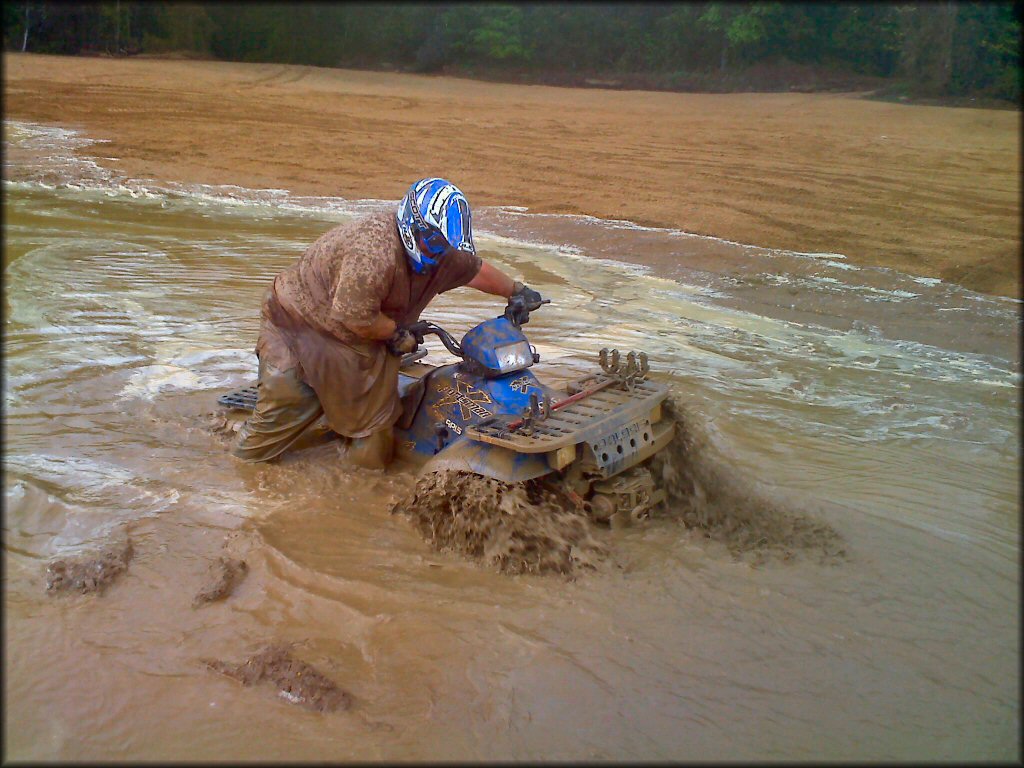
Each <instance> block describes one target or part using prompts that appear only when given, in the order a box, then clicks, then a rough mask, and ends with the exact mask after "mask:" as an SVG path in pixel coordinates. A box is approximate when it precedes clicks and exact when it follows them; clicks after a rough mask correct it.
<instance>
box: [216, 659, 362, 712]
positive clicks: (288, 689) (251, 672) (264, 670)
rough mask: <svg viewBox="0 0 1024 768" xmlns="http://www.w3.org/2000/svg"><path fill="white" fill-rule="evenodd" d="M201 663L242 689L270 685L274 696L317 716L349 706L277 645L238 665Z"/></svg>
mask: <svg viewBox="0 0 1024 768" xmlns="http://www.w3.org/2000/svg"><path fill="white" fill-rule="evenodd" d="M203 663H204V664H205V665H206V666H207V667H209V668H210V669H212V670H214V671H215V672H220V673H221V674H223V675H227V676H228V677H230V678H232V679H233V680H237V681H238V682H240V683H241V684H242V685H245V686H251V685H255V684H256V683H259V682H262V681H267V682H270V683H273V685H275V686H276V687H277V695H278V696H280V697H281V698H282V699H284V700H285V701H288V702H290V703H292V704H299V705H300V706H303V707H306V708H307V709H313V710H316V711H317V712H334V711H335V710H346V709H348V708H349V707H351V706H352V696H351V695H349V694H348V693H347V692H345V691H343V690H342V689H341V688H339V687H338V686H337V685H336V684H335V683H334V681H333V680H330V679H329V678H327V677H325V676H324V675H323V674H321V673H320V672H319V671H318V670H317V669H316V668H315V667H312V666H310V665H309V664H307V663H306V662H304V661H300V660H299V659H296V658H295V657H294V656H292V655H291V653H290V652H289V650H288V648H286V647H284V646H281V645H268V646H266V647H264V648H263V649H262V650H260V651H259V652H258V653H257V654H255V655H254V656H252V657H250V658H249V659H248V660H247V661H245V662H243V663H242V664H229V663H227V662H224V661H216V660H213V659H203Z"/></svg>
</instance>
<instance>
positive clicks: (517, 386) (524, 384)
mask: <svg viewBox="0 0 1024 768" xmlns="http://www.w3.org/2000/svg"><path fill="white" fill-rule="evenodd" d="M509 386H510V387H512V391H513V392H523V393H525V392H526V391H527V390H528V389H529V388H530V387H532V386H533V381H532V380H531V378H530V377H529V376H520V377H519V378H518V379H515V380H513V381H512V383H511V384H509Z"/></svg>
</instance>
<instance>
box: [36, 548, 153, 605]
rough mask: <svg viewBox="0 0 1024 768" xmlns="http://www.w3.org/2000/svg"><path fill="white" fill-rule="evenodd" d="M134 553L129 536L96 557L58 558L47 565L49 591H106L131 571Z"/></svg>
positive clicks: (54, 593)
mask: <svg viewBox="0 0 1024 768" xmlns="http://www.w3.org/2000/svg"><path fill="white" fill-rule="evenodd" d="M133 555H134V549H133V548H132V542H131V539H128V540H126V541H125V543H124V544H123V545H120V546H115V547H111V548H109V549H107V550H104V551H103V552H100V553H99V554H97V555H95V556H92V557H81V558H75V559H67V558H62V559H60V560H54V561H53V562H51V563H48V564H47V566H46V594H48V595H62V594H71V593H78V594H82V595H85V594H91V593H96V594H103V593H104V592H105V591H106V589H107V587H109V586H110V585H111V584H112V583H113V582H114V581H116V580H117V579H118V578H119V577H120V576H121V575H122V574H124V573H125V572H126V571H127V570H128V563H129V562H130V561H131V559H132V556H133Z"/></svg>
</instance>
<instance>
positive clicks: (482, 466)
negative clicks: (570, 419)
mask: <svg viewBox="0 0 1024 768" xmlns="http://www.w3.org/2000/svg"><path fill="white" fill-rule="evenodd" d="M442 469H454V470H459V471H462V472H474V473H476V474H478V475H483V476H484V477H493V478H494V479H495V480H501V481H503V482H506V483H518V482H522V481H524V480H532V479H533V478H535V477H540V476H542V475H546V474H548V473H549V472H552V471H553V470H552V469H551V467H550V466H548V462H547V459H546V457H545V454H543V453H516V452H515V451H511V450H509V449H508V448H502V447H500V446H497V445H489V444H487V443H478V442H477V441H475V440H457V441H456V442H454V443H452V444H451V445H449V446H448V447H447V448H445V449H444V450H443V451H441V452H440V453H438V454H437V455H435V456H434V457H433V458H432V459H430V460H429V461H428V462H427V463H426V464H424V465H423V468H422V469H421V470H420V473H421V474H427V473H428V472H437V471H439V470H442Z"/></svg>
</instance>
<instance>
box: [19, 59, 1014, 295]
mask: <svg viewBox="0 0 1024 768" xmlns="http://www.w3.org/2000/svg"><path fill="white" fill-rule="evenodd" d="M4 69H5V78H4V97H5V105H6V109H5V114H6V116H7V117H11V118H17V119H25V120H35V121H41V122H46V123H55V124H60V125H64V126H70V127H76V128H81V129H83V130H84V131H86V132H87V133H88V134H89V135H91V136H93V137H98V138H105V139H110V143H109V144H104V145H100V146H99V148H98V152H99V153H100V154H102V155H103V156H105V157H116V158H119V159H118V160H116V161H110V160H101V162H103V163H105V164H109V165H111V166H113V167H116V168H118V169H120V170H122V171H124V172H126V173H128V174H131V175H133V176H138V177H142V178H145V177H151V178H157V179H163V180H174V181H180V182H204V183H211V184H221V183H224V184H239V185H241V186H246V187H277V188H287V189H289V190H292V191H293V192H296V193H298V194H317V195H342V196H345V197H350V198H381V199H398V198H399V197H400V196H401V194H402V193H403V191H404V190H405V188H406V187H407V185H408V184H409V183H410V182H411V181H412V180H414V179H416V178H419V177H421V176H424V175H428V174H439V175H444V176H447V177H449V178H451V179H453V180H454V181H456V183H458V184H459V185H460V186H462V188H463V189H464V190H465V191H466V193H467V195H468V196H469V199H470V200H471V201H472V202H473V203H476V204H483V205H494V204H504V205H519V206H526V207H528V208H529V209H530V210H531V211H534V212H550V213H586V214H591V215H594V216H598V217H602V218H614V219H628V220H631V221H634V222H637V223H639V224H646V225H653V226H666V227H677V228H680V229H683V230H686V231H689V232H695V233H699V234H707V235H715V236H718V237H724V238H727V239H730V240H736V241H739V242H746V243H755V244H758V245H765V246H772V247H780V248H787V249H792V250H797V251H818V252H820V251H829V252H838V253H843V254H845V255H846V256H847V257H848V258H849V260H850V261H851V262H853V263H855V264H866V265H878V266H884V267H892V268H896V269H899V270H902V271H905V272H909V273H911V274H915V275H923V276H930V277H940V278H942V279H943V280H947V281H951V282H957V283H961V284H963V285H966V286H968V287H970V288H973V289H975V290H979V291H984V292H988V293H996V294H1002V295H1008V296H1018V297H1019V296H1020V281H1019V276H1020V259H1019V246H1020V236H1019V223H1018V219H1019V209H1020V180H1019V170H1020V168H1019V164H1020V163H1019V158H1020V151H1019V143H1018V142H1019V114H1018V113H1016V112H1010V111H1001V110H983V109H953V108H947V107H922V106H906V105H899V104H889V103H884V102H879V101H868V100H865V99H860V98H856V96H855V95H841V94H802V93H788V94H774V93H773V94H764V93H762V94H693V93H665V92H659V93H654V92H644V91H611V90H602V89H590V88H588V89H569V88H553V87H547V86H527V85H515V84H498V83H483V82H476V81H470V80H460V79H456V78H448V77H430V76H420V75H400V74H390V73H380V72H357V71H351V70H333V69H320V68H315V67H304V66H290V65H277V64H237V63H228V62H210V61H166V60H165V61H158V60H151V59H150V60H145V59H129V60H122V59H97V58H65V57H54V56H41V55H33V54H5V55H4Z"/></svg>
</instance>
